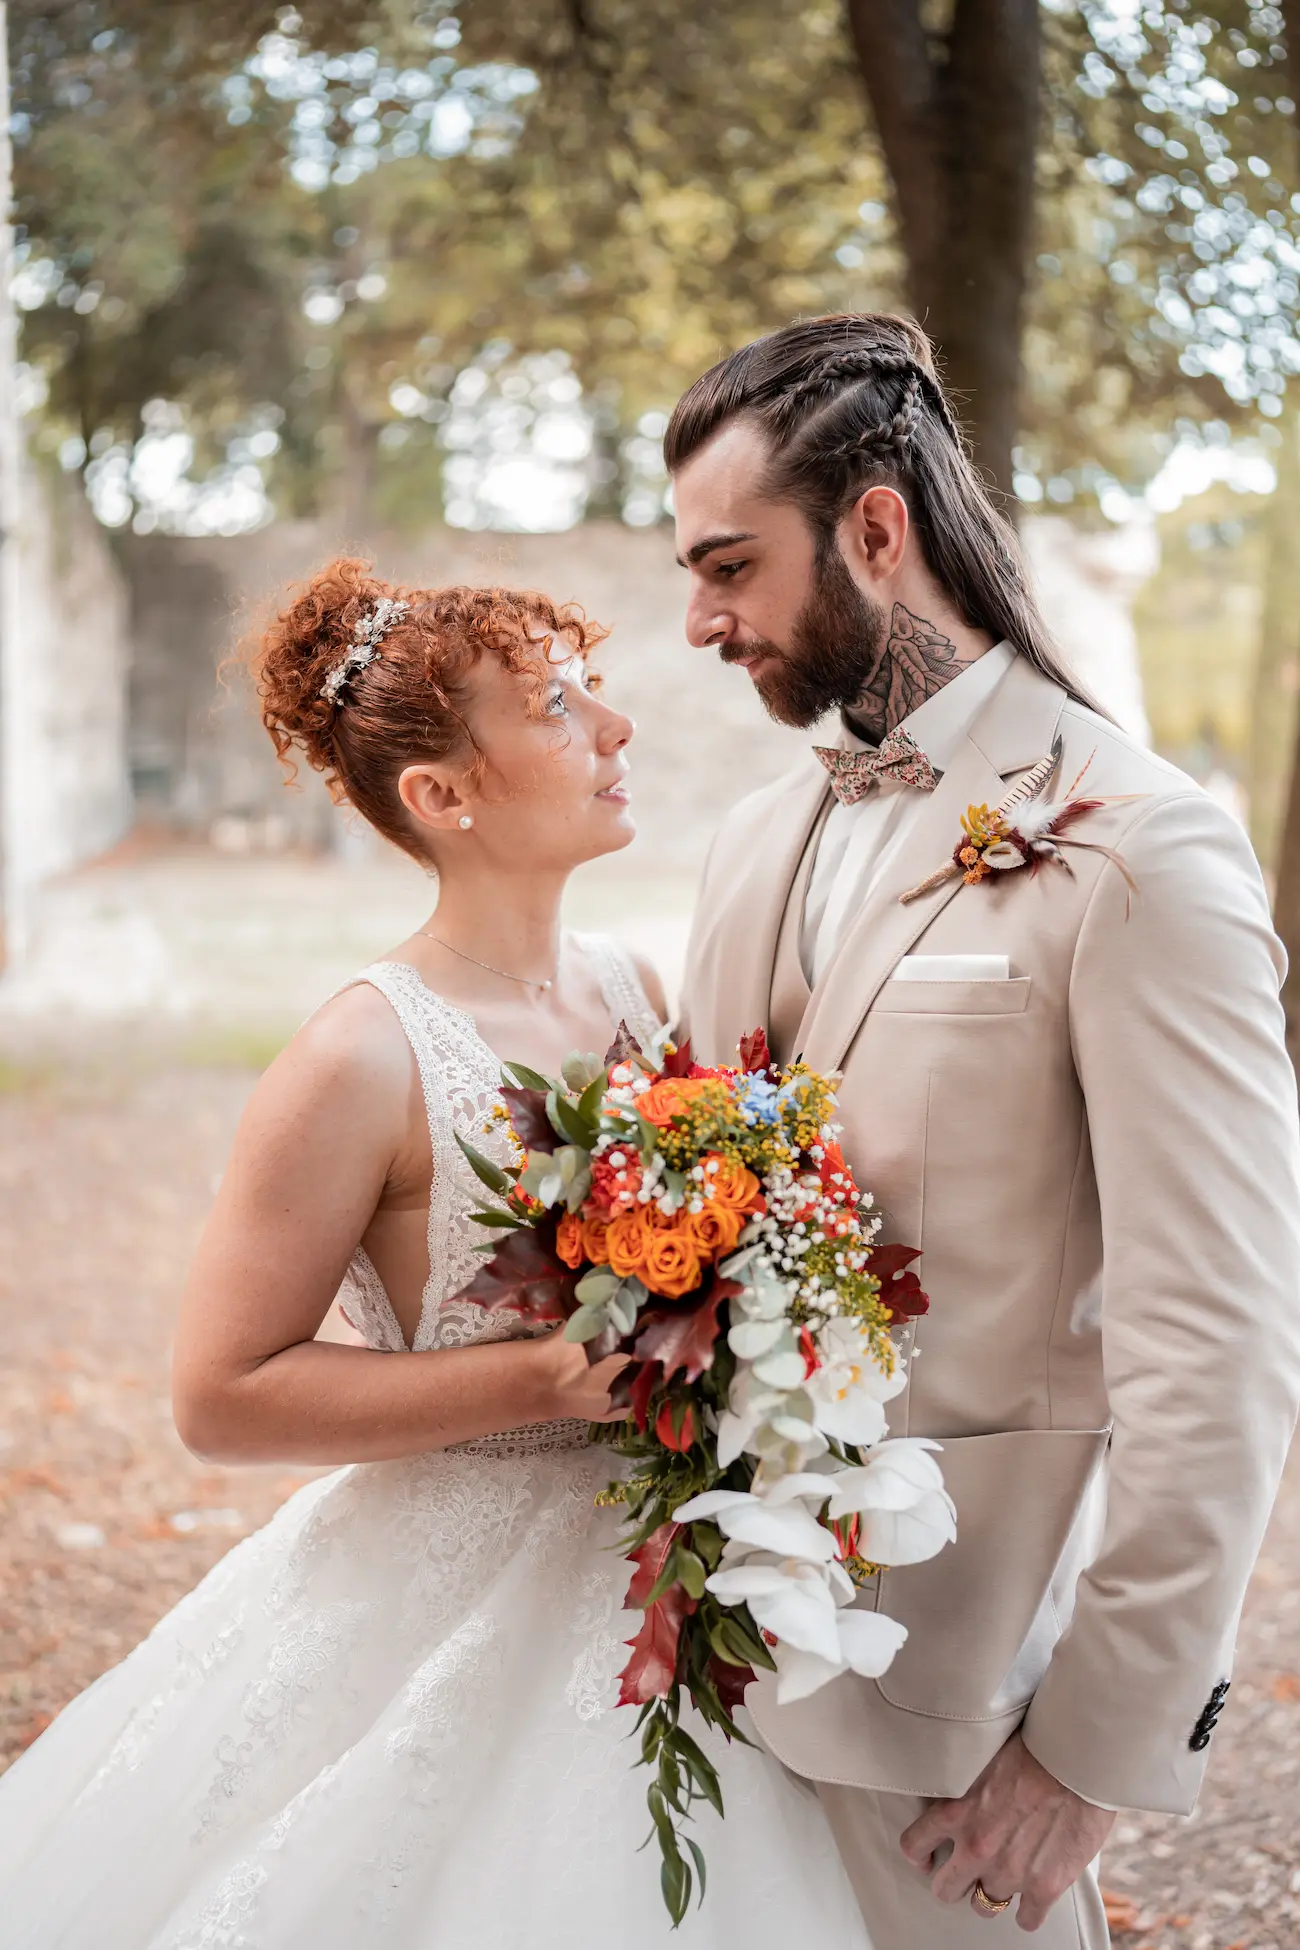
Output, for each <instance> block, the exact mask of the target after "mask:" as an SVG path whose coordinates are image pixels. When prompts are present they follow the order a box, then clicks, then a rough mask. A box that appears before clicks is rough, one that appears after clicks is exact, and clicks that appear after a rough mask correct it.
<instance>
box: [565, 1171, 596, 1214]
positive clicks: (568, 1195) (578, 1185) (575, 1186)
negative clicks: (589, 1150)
mask: <svg viewBox="0 0 1300 1950" xmlns="http://www.w3.org/2000/svg"><path fill="white" fill-rule="evenodd" d="M590 1190H591V1164H590V1161H589V1162H588V1163H587V1164H585V1165H583V1167H582V1169H581V1170H580V1171H579V1172H577V1173H576V1174H575V1176H574V1177H572V1178H571V1179H570V1180H569V1183H568V1184H567V1185H566V1186H565V1189H564V1203H565V1206H566V1208H567V1209H568V1210H569V1211H570V1212H576V1211H577V1210H578V1208H579V1207H580V1206H581V1205H582V1204H583V1203H584V1201H585V1200H586V1197H587V1193H588V1192H589V1191H590Z"/></svg>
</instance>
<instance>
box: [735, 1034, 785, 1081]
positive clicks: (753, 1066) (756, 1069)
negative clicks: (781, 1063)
mask: <svg viewBox="0 0 1300 1950" xmlns="http://www.w3.org/2000/svg"><path fill="white" fill-rule="evenodd" d="M740 1067H741V1069H742V1070H744V1071H745V1072H746V1074H747V1075H750V1076H752V1075H755V1074H758V1075H760V1076H768V1077H770V1076H773V1075H775V1071H776V1065H775V1064H774V1063H773V1061H772V1052H771V1050H770V1049H769V1048H768V1046H767V1031H766V1029H755V1030H752V1031H751V1032H750V1034H749V1035H748V1036H742V1037H741V1039H740Z"/></svg>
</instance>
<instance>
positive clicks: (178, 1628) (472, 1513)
mask: <svg viewBox="0 0 1300 1950" xmlns="http://www.w3.org/2000/svg"><path fill="white" fill-rule="evenodd" d="M608 1474H609V1462H608V1458H607V1456H604V1455H602V1453H601V1452H600V1451H599V1450H583V1449H567V1450H559V1451H556V1452H552V1453H534V1454H530V1453H526V1452H525V1453H514V1454H512V1453H509V1452H508V1450H507V1451H506V1452H501V1453H484V1452H482V1451H479V1452H465V1451H450V1452H446V1453H440V1454H433V1455H429V1456H421V1457H416V1458H413V1459H410V1460H407V1461H403V1462H397V1463H382V1464H368V1465H364V1466H359V1467H353V1468H349V1469H343V1470H339V1471H337V1472H336V1473H334V1474H333V1475H330V1476H327V1477H323V1478H320V1479H318V1480H316V1481H315V1482H313V1483H311V1484H309V1485H308V1486H307V1487H306V1488H305V1489H303V1490H300V1491H299V1492H298V1494H297V1495H296V1496H294V1497H292V1498H291V1499H290V1501H289V1502H288V1503H286V1504H285V1505H284V1507H283V1508H282V1509H281V1510H280V1511H279V1512H278V1514H277V1515H276V1516H275V1518H274V1519H273V1520H272V1521H271V1523H269V1524H268V1525H267V1526H266V1528H265V1529H263V1530H261V1531H259V1532H258V1533H257V1534H256V1535H255V1536H252V1537H250V1538H248V1539H246V1540H245V1542H243V1543H241V1544H239V1545H238V1546H237V1547H236V1548H235V1549H234V1550H233V1551H231V1552H230V1554H229V1556H227V1557H226V1558H224V1559H223V1560H222V1562H221V1563H219V1564H218V1565H217V1566H216V1567H215V1568H214V1569H213V1571H211V1572H210V1574H209V1575H208V1576H207V1577H206V1578H205V1579H204V1580H203V1582H202V1583H201V1584H200V1585H199V1586H198V1587H197V1589H196V1590H194V1591H193V1592H191V1593H190V1595H189V1596H188V1597H187V1598H185V1599H184V1600H183V1601H182V1602H181V1603H180V1604H179V1605H178V1606H177V1607H176V1609H175V1610H174V1611H172V1612H171V1613H169V1614H168V1616H167V1617H166V1618H164V1619H163V1621H162V1622H161V1624H160V1625H158V1627H157V1628H156V1629H155V1630H154V1631H153V1632H152V1633H151V1635H150V1636H149V1638H147V1639H146V1640H145V1641H144V1643H143V1644H142V1645H140V1646H138V1647H137V1648H136V1650H135V1651H134V1652H133V1653H132V1654H131V1655H130V1657H129V1658H127V1659H125V1660H124V1661H123V1663H122V1664H121V1665H119V1666H117V1667H115V1668H114V1669H113V1670H112V1671H110V1672H108V1673H106V1674H105V1675H104V1676H103V1678H101V1679H99V1680H98V1681H96V1683H95V1684H94V1685H93V1686H91V1687H90V1688H89V1689H88V1691H86V1692H85V1693H83V1694H82V1695H81V1697H80V1698H79V1699H77V1700H75V1701H74V1702H73V1703H72V1705H70V1706H69V1707H68V1708H67V1709H66V1711H65V1712H63V1713H62V1714H61V1715H60V1716H59V1718H58V1719H57V1720H55V1722H54V1724H53V1725H52V1726H51V1727H50V1728H49V1730H48V1731H47V1732H46V1733H45V1734H44V1735H42V1737H41V1738H40V1739H39V1740H38V1741H37V1742H36V1744H35V1745H34V1746H33V1747H32V1748H31V1749H30V1750H29V1751H28V1753H27V1754H25V1755H24V1756H23V1757H22V1758H21V1759H20V1760H19V1761H18V1762H17V1763H16V1764H15V1765H14V1766H13V1767H12V1768H11V1769H10V1770H9V1772H8V1773H7V1774H6V1775H4V1776H3V1778H0V1950H370V1946H374V1950H379V1946H382V1947H383V1950H598V1946H599V1950H608V1946H610V1945H616V1946H618V1950H666V1946H667V1945H668V1944H669V1943H670V1942H678V1943H681V1944H683V1945H684V1946H686V1950H691V1947H692V1946H693V1947H694V1950H736V1946H737V1945H744V1946H745V1950H789V1946H790V1945H791V1943H792V1942H802V1943H807V1944H815V1945H817V1946H818V1947H819V1950H821V1946H827V1947H828V1950H829V1946H834V1947H835V1950H869V1946H868V1941H867V1935H866V1931H865V1928H864V1926H863V1924H862V1921H861V1918H860V1916H859V1914H858V1911H857V1908H856V1905H855V1903H854V1900H853V1897H852V1894H851V1891H850V1889H849V1885H848V1882H847V1879H846V1877H845V1874H844V1870H843V1868H842V1866H841V1864H840V1862H839V1859H838V1857H837V1855H836V1853H835V1848H834V1845H833V1842H832V1840H831V1837H830V1833H829V1830H828V1828H827V1826H826V1822H825V1818H824V1816H823V1814H822V1811H821V1808H820V1806H819V1804H818V1802H817V1800H816V1798H815V1796H814V1795H813V1794H812V1793H811V1791H810V1790H808V1789H807V1788H806V1787H804V1786H803V1785H802V1784H800V1783H797V1782H795V1781H794V1780H793V1779H792V1778H791V1777H790V1776H789V1775H788V1774H786V1773H785V1771H784V1770H783V1769H782V1768H781V1767H780V1765H779V1764H778V1763H777V1762H776V1761H775V1760H774V1759H772V1758H771V1757H770V1756H769V1755H767V1754H765V1753H762V1752H755V1751H752V1750H750V1749H747V1748H743V1747H739V1746H736V1747H733V1748H731V1749H729V1750H728V1749H726V1748H725V1747H723V1746H722V1743H720V1742H718V1741H716V1740H710V1739H709V1737H708V1736H705V1735H703V1734H701V1735H700V1737H701V1738H702V1739H704V1740H705V1742H706V1744H707V1746H708V1751H709V1752H710V1754H711V1755H712V1757H713V1759H714V1760H715V1762H716V1764H717V1765H718V1767H719V1771H720V1773H721V1776H722V1783H723V1792H724V1796H725V1798H726V1805H727V1815H726V1819H725V1821H719V1820H718V1818H717V1817H716V1815H714V1814H713V1813H712V1811H711V1810H709V1809H707V1808H705V1809H704V1810H703V1811H702V1813H701V1814H700V1816H699V1818H698V1819H697V1821H696V1822H695V1824H694V1827H693V1832H694V1833H695V1834H696V1836H697V1838H698V1840H699V1841H700V1843H701V1845H702V1847H703V1849H704V1852H705V1855H706V1857H707V1860H708V1867H709V1882H708V1891H707V1895H706V1897H705V1900H704V1903H703V1906H702V1908H698V1909H693V1910H692V1912H691V1914H690V1916H689V1917H688V1919H687V1921H686V1923H685V1924H684V1925H683V1927H682V1929H681V1931H680V1932H679V1934H678V1935H677V1937H675V1938H674V1936H673V1934H672V1931H671V1927H670V1924H669V1921H668V1918H667V1914H666V1912H665V1910H664V1908H663V1904H662V1900H661V1897H660V1893H659V1866H658V1865H659V1855H658V1849H657V1847H656V1845H655V1844H654V1843H651V1845H650V1846H649V1847H648V1848H646V1849H645V1850H644V1851H642V1852H640V1853H638V1850H639V1849H640V1845H641V1843H642V1842H643V1841H644V1840H645V1837H646V1834H647V1832H648V1829H649V1821H648V1816H647V1813H646V1808H645V1788H646V1785H647V1776H646V1774H645V1771H644V1770H643V1769H640V1768H637V1767H635V1766H634V1762H635V1760H636V1753H637V1749H636V1746H635V1743H634V1742H633V1741H632V1740H630V1739H629V1738H628V1734H629V1731H630V1729H631V1726H632V1724H633V1719H634V1715H633V1714H632V1713H631V1712H630V1711H629V1710H627V1709H623V1710H618V1711H616V1710H613V1708H612V1701H613V1699H614V1697H615V1694H616V1690H617V1687H616V1675H617V1673H618V1671H619V1668H620V1667H621V1665H622V1663H623V1659H624V1657H625V1656H626V1655H625V1652H624V1647H623V1641H624V1639H626V1638H627V1637H629V1636H630V1635H631V1634H632V1632H634V1631H635V1629H636V1626H637V1623H638V1622H639V1615H638V1614H628V1613H625V1612H624V1611H623V1609H622V1601H623V1596H624V1593H625V1590H626V1584H627V1567H626V1566H625V1564H624V1563H623V1560H622V1559H621V1558H620V1557H619V1556H618V1555H617V1553H616V1552H615V1551H614V1550H612V1549H611V1548H610V1546H611V1545H612V1544H613V1542H614V1540H615V1537H616V1531H617V1517H616V1513H614V1512H610V1511H607V1510H601V1509H598V1508H596V1507H595V1505H594V1503H593V1497H594V1494H595V1492H596V1491H597V1490H598V1489H599V1488H600V1487H601V1486H602V1485H603V1483H604V1482H605V1481H606V1480H607V1478H608ZM698 1731H699V1730H698V1729H697V1732H698Z"/></svg>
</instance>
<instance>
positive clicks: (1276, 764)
mask: <svg viewBox="0 0 1300 1950" xmlns="http://www.w3.org/2000/svg"><path fill="white" fill-rule="evenodd" d="M1280 431H1281V434H1282V445H1281V447H1280V448H1279V450H1278V456H1277V486H1276V488H1275V489H1274V491H1273V496H1272V500H1271V502H1270V504H1269V510H1268V526H1267V532H1266V534H1265V540H1264V601H1263V606H1262V613H1261V615H1260V619H1259V647H1258V650H1257V653H1256V659H1255V673H1254V679H1253V683H1252V689H1251V703H1250V748H1249V757H1248V760H1247V765H1248V771H1247V784H1248V789H1249V795H1250V837H1251V839H1252V841H1253V842H1254V846H1255V851H1256V853H1257V854H1258V855H1259V857H1260V859H1261V860H1262V861H1263V863H1264V865H1265V867H1268V868H1274V869H1276V866H1277V862H1278V839H1279V835H1280V831H1281V827H1282V822H1283V817H1284V814H1285V811H1286V796H1287V778H1288V773H1289V769H1290V761H1291V753H1292V748H1293V746H1294V744H1295V737H1296V689H1297V684H1300V555H1298V554H1297V551H1296V536H1297V534H1300V411H1297V410H1296V409H1295V407H1294V406H1292V407H1291V408H1290V410H1289V411H1288V412H1287V414H1286V416H1285V418H1284V419H1283V420H1282V422H1281V425H1280Z"/></svg>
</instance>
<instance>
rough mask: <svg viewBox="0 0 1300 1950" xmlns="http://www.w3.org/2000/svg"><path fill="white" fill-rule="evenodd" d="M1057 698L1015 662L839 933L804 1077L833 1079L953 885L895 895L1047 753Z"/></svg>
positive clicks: (818, 991)
mask: <svg viewBox="0 0 1300 1950" xmlns="http://www.w3.org/2000/svg"><path fill="white" fill-rule="evenodd" d="M1064 698H1065V693H1064V692H1063V690H1062V689H1061V687H1060V686H1059V685H1058V684H1055V683H1053V682H1052V680H1051V679H1050V678H1047V677H1044V676H1043V675H1042V674H1041V673H1040V672H1039V671H1037V670H1036V669H1035V668H1034V667H1033V665H1032V664H1029V663H1028V662H1026V660H1025V659H1024V658H1023V657H1017V659H1016V661H1015V662H1014V663H1013V664H1012V665H1011V667H1010V669H1009V670H1008V672H1007V674H1006V676H1005V678H1004V679H1003V680H1002V683H1001V684H1000V685H999V686H998V689H997V690H996V691H995V692H994V694H993V696H992V697H991V698H990V699H989V700H988V702H987V704H986V705H985V707H984V709H983V711H982V712H981V713H980V715H979V717H978V718H977V719H976V722H975V724H974V725H973V726H972V728H971V731H970V733H969V735H968V736H967V737H966V738H965V739H964V741H963V742H962V744H961V746H960V747H959V748H958V751H957V754H956V756H955V758H954V759H953V761H952V763H951V765H950V766H949V767H948V770H947V771H946V772H945V773H944V775H943V778H942V779H941V780H940V782H939V784H938V786H937V787H936V788H935V790H934V792H932V793H931V794H930V795H929V797H928V798H927V799H926V802H925V804H924V806H923V807H922V808H921V809H920V811H919V812H918V813H917V814H916V816H915V817H914V819H913V821H912V823H911V825H910V826H909V827H908V829H907V831H906V833H905V835H904V837H903V840H902V843H901V845H900V846H899V847H898V849H897V851H896V852H895V854H894V855H893V857H892V858H891V859H890V861H889V863H888V865H887V867H886V868H885V871H884V872H883V873H882V874H881V875H880V877H879V879H878V880H877V881H876V883H875V885H874V886H873V887H872V889H871V891H870V892H869V894H868V895H867V898H866V900H865V901H864V902H863V904H862V906H861V908H860V909H859V910H858V913H857V914H856V916H855V917H854V918H853V920H852V921H851V922H850V923H849V925H848V926H847V927H846V928H845V930H844V933H843V935H842V936H841V939H840V943H839V946H838V948H837V949H836V951H835V954H834V956H833V957H832V959H831V961H830V963H829V965H828V966H827V968H826V970H825V972H824V973H823V976H822V979H821V981H820V982H819V983H818V984H817V987H816V988H815V989H814V991H813V993H812V995H811V996H810V998H809V1001H808V1007H807V1010H806V1011H805V1014H804V1020H803V1023H802V1025H801V1027H800V1032H799V1039H798V1046H799V1047H800V1049H801V1050H802V1053H803V1055H804V1057H805V1058H806V1060H807V1061H808V1062H809V1063H810V1064H811V1065H812V1067H813V1069H815V1070H820V1071H822V1072H825V1071H828V1070H838V1069H839V1068H840V1067H841V1066H842V1064H843V1062H844V1058H845V1056H846V1055H847V1053H848V1050H849V1048H850V1046H851V1044H852V1042H853V1040H854V1038H855V1036H856V1035H857V1033H858V1030H859V1028H860V1027H861V1025H862V1020H863V1018H864V1016H865V1015H866V1013H867V1011H868V1009H870V1007H871V1005H872V1003H873V1002H874V1001H875V999H876V996H877V995H878V994H879V992H880V988H881V986H882V984H883V983H884V982H885V981H887V980H888V978H889V976H890V974H891V973H892V972H893V969H894V967H895V965H896V964H897V963H898V962H899V961H900V960H901V959H902V957H903V956H904V955H905V954H906V953H907V952H908V950H909V948H910V947H911V946H912V944H913V942H914V941H916V940H918V939H919V937H920V936H921V935H922V934H923V933H924V932H925V930H926V929H927V928H928V927H929V925H930V923H931V922H932V921H933V920H934V918H935V916H936V915H937V914H939V913H940V912H942V910H943V909H944V908H945V907H946V906H947V904H948V902H949V901H950V900H952V898H953V897H954V895H955V894H957V893H958V892H959V891H960V889H961V887H962V885H963V882H962V880H961V878H960V876H957V875H954V877H953V878H952V879H951V880H949V881H945V882H944V884H943V885H942V886H941V887H936V888H935V889H934V890H933V891H932V892H931V893H929V894H927V895H926V896H925V897H924V899H922V900H918V901H913V902H911V903H910V904H909V905H907V906H904V905H903V904H902V902H901V900H900V898H899V897H900V895H902V894H904V893H906V892H907V891H908V889H909V888H912V887H915V886H917V885H919V883H920V882H921V881H923V880H924V879H926V878H927V876H928V875H930V874H931V873H933V872H934V871H935V869H936V868H937V867H941V866H942V865H943V863H944V861H945V860H947V859H949V858H951V856H952V851H953V848H954V846H955V845H956V843H957V841H958V839H959V838H960V836H961V815H962V814H963V813H964V812H965V810H966V808H967V807H968V806H970V805H980V804H987V805H990V806H991V805H996V804H997V803H998V801H999V800H1001V799H1003V798H1005V796H1006V792H1007V790H1008V786H1007V779H1008V777H1009V775H1011V774H1013V773H1017V772H1024V771H1027V770H1028V769H1029V767H1030V766H1032V765H1035V764H1037V762H1038V760H1039V759H1040V758H1042V757H1043V756H1044V754H1045V753H1046V752H1048V751H1050V749H1051V744H1052V739H1053V737H1054V735H1055V731H1056V723H1057V720H1058V718H1059V717H1060V714H1061V706H1062V704H1063V702H1064Z"/></svg>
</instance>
